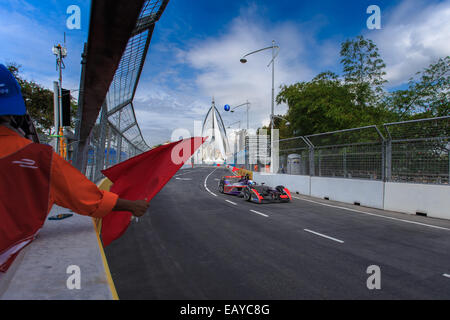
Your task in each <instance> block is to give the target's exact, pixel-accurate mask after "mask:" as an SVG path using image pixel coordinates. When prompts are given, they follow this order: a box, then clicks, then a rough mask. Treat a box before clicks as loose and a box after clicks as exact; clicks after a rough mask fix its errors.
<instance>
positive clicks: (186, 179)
mask: <svg viewBox="0 0 450 320" xmlns="http://www.w3.org/2000/svg"><path fill="white" fill-rule="evenodd" d="M175 179H176V180H183V181H189V180H192V178H175Z"/></svg>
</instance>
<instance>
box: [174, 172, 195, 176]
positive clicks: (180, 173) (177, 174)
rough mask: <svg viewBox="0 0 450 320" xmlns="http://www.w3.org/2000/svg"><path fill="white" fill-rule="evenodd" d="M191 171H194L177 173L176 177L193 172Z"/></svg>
mask: <svg viewBox="0 0 450 320" xmlns="http://www.w3.org/2000/svg"><path fill="white" fill-rule="evenodd" d="M191 172H192V171H189V172H185V173H180V174H177V175H175V176H174V177H179V176H182V175H183V174H188V173H191Z"/></svg>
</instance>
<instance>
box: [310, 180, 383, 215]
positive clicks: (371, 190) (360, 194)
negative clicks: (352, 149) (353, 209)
mask: <svg viewBox="0 0 450 320" xmlns="http://www.w3.org/2000/svg"><path fill="white" fill-rule="evenodd" d="M310 195H311V196H313V197H317V198H322V199H323V198H325V197H327V198H328V199H329V200H335V201H340V202H346V203H351V204H355V203H356V202H357V203H359V204H360V205H362V206H366V207H372V208H378V209H383V182H382V181H375V180H360V179H345V178H326V177H311V194H310Z"/></svg>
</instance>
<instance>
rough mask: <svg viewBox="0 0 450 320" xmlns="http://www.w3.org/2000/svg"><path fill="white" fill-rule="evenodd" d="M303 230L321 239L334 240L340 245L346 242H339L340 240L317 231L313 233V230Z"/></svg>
mask: <svg viewBox="0 0 450 320" xmlns="http://www.w3.org/2000/svg"><path fill="white" fill-rule="evenodd" d="M303 230H305V231H306V232H310V233H314V234H315V235H318V236H320V237H324V238H327V239H330V240H333V241H336V242H339V243H344V241H342V240H339V239H336V238H333V237H330V236H327V235H324V234H322V233H318V232H315V231H312V230H308V229H303Z"/></svg>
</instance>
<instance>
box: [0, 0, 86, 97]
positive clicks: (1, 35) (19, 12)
mask: <svg viewBox="0 0 450 320" xmlns="http://www.w3.org/2000/svg"><path fill="white" fill-rule="evenodd" d="M9 3H10V4H11V6H12V8H15V9H11V10H7V9H6V8H5V7H0V17H1V21H2V27H1V28H0V39H2V45H1V46H0V63H11V62H15V63H18V64H20V65H21V66H22V76H23V77H24V78H25V79H27V80H34V81H36V82H38V83H39V84H41V85H43V86H44V87H47V88H50V89H52V88H53V84H52V82H53V81H56V80H57V79H58V73H57V71H56V67H55V66H56V58H55V56H54V55H53V53H52V47H53V45H55V44H57V43H58V42H62V41H63V32H64V31H67V30H58V29H57V28H55V27H54V23H52V22H54V21H52V20H51V19H50V18H48V19H47V20H38V18H37V16H38V15H42V12H41V11H39V9H38V8H37V7H34V6H32V5H31V4H28V3H27V2H24V1H20V0H14V1H13V0H9ZM48 14H49V15H51V13H48ZM61 17H62V18H61V19H62V20H63V21H64V17H65V16H64V15H61ZM41 19H42V18H41ZM73 35H75V36H73ZM79 40H80V39H79V32H78V33H75V32H67V46H68V57H67V58H66V60H65V65H66V69H65V70H64V72H63V85H64V87H65V88H70V89H78V86H79V79H80V72H81V64H80V61H81V49H82V46H83V43H82V41H79Z"/></svg>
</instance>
